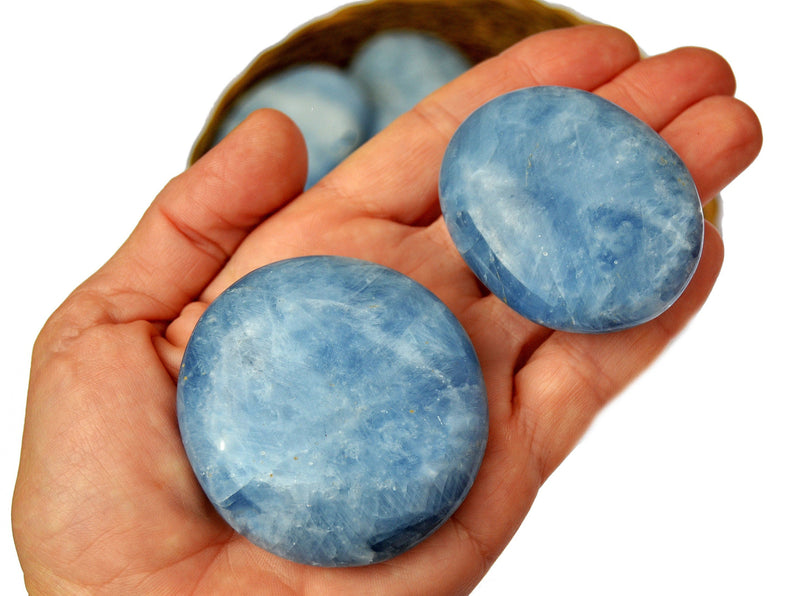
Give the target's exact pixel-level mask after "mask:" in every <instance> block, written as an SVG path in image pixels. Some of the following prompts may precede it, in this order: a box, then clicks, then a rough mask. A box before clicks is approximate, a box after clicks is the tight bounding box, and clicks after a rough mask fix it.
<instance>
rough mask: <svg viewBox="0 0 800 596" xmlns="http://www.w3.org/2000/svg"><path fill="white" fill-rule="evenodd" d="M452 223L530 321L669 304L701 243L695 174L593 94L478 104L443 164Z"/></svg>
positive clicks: (634, 320)
mask: <svg viewBox="0 0 800 596" xmlns="http://www.w3.org/2000/svg"><path fill="white" fill-rule="evenodd" d="M439 186H440V198H441V205H442V211H443V214H444V218H445V221H446V223H447V227H448V230H449V231H450V234H451V236H452V238H453V240H454V242H455V244H456V246H457V247H458V249H459V251H460V252H461V254H462V255H463V257H464V259H465V261H466V262H467V263H468V264H469V266H470V267H471V268H472V270H473V271H474V272H475V274H476V275H477V276H478V278H479V279H480V280H481V281H482V282H483V283H484V284H485V285H486V286H487V287H488V288H489V290H490V291H491V292H492V293H494V294H495V295H497V296H498V297H500V298H501V299H502V300H504V301H505V302H506V303H507V304H509V305H510V306H511V307H512V308H514V309H515V310H517V311H518V312H520V313H522V314H523V315H525V316H526V317H528V318H529V319H531V320H533V321H536V322H538V323H541V324H542V325H545V326H547V327H551V328H554V329H562V330H567V331H577V332H587V333H593V332H605V331H614V330H619V329H625V328H628V327H631V326H634V325H637V324H640V323H643V322H645V321H648V320H650V319H652V318H654V317H656V316H657V315H659V314H661V313H662V312H663V311H665V310H666V309H667V308H668V307H669V306H670V305H671V304H672V303H673V302H674V301H675V300H676V299H677V297H678V296H679V295H680V294H681V293H682V291H683V290H684V289H685V287H686V285H687V284H688V282H689V280H690V278H691V277H692V275H693V273H694V271H695V269H696V267H697V263H698V260H699V257H700V252H701V246H702V241H703V215H702V210H701V206H700V201H699V199H698V195H697V190H696V189H695V185H694V182H693V181H692V178H691V176H690V174H689V172H688V171H687V169H686V167H685V165H684V164H683V163H682V162H681V160H680V158H679V157H678V156H677V154H676V153H675V152H674V151H673V150H672V149H671V148H670V147H669V146H668V145H667V143H666V142H664V141H663V139H662V138H661V137H660V136H659V135H658V134H656V133H655V132H654V131H653V130H652V129H651V128H649V127H648V126H647V125H646V124H645V123H644V122H642V121H640V120H639V119H637V118H635V117H634V116H632V115H631V114H629V113H628V112H625V111H623V110H622V109H620V108H619V107H617V106H615V105H614V104H612V103H610V102H608V101H606V100H604V99H602V98H600V97H598V96H596V95H593V94H590V93H587V92H584V91H579V90H575V89H567V88H563V87H547V86H545V87H533V88H528V89H522V90H518V91H514V92H511V93H509V94H506V95H503V96H500V97H498V98H496V99H494V100H492V101H490V102H489V103H487V104H485V105H484V106H482V107H481V108H479V109H478V110H477V111H475V112H474V113H473V114H472V115H471V116H470V117H469V118H468V119H467V120H466V121H465V122H464V123H463V124H462V125H461V126H460V127H459V129H458V130H457V132H456V133H455V135H454V136H453V138H452V140H451V142H450V144H449V146H448V148H447V151H446V154H445V157H444V160H443V163H442V168H441V173H440V181H439Z"/></svg>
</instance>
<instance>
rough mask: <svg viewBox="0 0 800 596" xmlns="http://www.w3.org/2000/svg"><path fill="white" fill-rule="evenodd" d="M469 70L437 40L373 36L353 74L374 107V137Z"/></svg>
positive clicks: (397, 33)
mask: <svg viewBox="0 0 800 596" xmlns="http://www.w3.org/2000/svg"><path fill="white" fill-rule="evenodd" d="M469 67H470V63H469V61H468V60H467V58H466V57H465V56H464V55H463V54H462V53H461V52H460V51H459V50H458V49H457V48H456V47H455V46H453V45H451V44H449V43H447V42H445V41H443V40H441V39H439V38H438V37H434V36H433V35H430V34H427V33H423V32H421V31H413V30H404V29H390V30H386V31H383V32H381V33H378V34H376V35H373V36H372V37H370V38H369V39H368V40H367V41H366V42H365V43H364V45H363V46H361V47H360V48H359V49H358V51H357V52H356V53H355V55H354V56H353V59H352V61H351V62H350V66H349V71H350V73H351V74H352V76H353V77H354V78H355V79H356V80H357V81H359V82H360V83H361V85H362V86H363V88H364V89H365V90H366V92H367V94H368V96H369V98H370V101H371V102H372V104H373V106H374V109H375V112H374V117H373V122H372V129H371V135H374V134H377V133H378V132H380V131H381V130H383V129H384V128H386V126H388V125H389V123H391V122H392V121H393V120H394V119H395V118H397V117H398V116H400V115H401V114H403V113H404V112H407V111H408V110H410V109H411V108H413V107H414V106H415V105H416V104H417V103H419V101H420V100H422V99H423V98H424V97H425V96H427V95H429V94H430V93H432V92H433V91H435V90H436V89H438V88H439V87H441V86H442V85H444V84H445V83H449V82H450V81H451V80H453V79H455V78H456V77H457V76H458V75H460V74H461V73H463V72H465V71H466V70H468V69H469Z"/></svg>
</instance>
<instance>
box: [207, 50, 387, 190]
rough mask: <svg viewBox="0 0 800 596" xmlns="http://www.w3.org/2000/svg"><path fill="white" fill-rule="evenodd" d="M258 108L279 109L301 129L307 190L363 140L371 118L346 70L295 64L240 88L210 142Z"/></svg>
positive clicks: (366, 136) (370, 110) (313, 64)
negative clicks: (305, 162) (248, 87)
mask: <svg viewBox="0 0 800 596" xmlns="http://www.w3.org/2000/svg"><path fill="white" fill-rule="evenodd" d="M260 108H272V109H275V110H279V111H281V112H283V113H284V114H286V115H287V116H289V117H290V118H291V119H292V120H293V121H294V123H295V124H296V125H297V127H298V128H299V129H300V132H302V133H303V138H304V139H305V142H306V149H307V151H308V178H307V181H306V186H305V187H306V188H307V189H308V188H310V187H312V186H313V185H314V184H316V183H317V182H318V181H319V180H320V179H321V178H322V177H323V176H325V175H326V174H327V173H328V172H330V171H331V170H332V169H333V168H335V167H336V166H337V165H339V163H341V162H342V161H343V160H344V159H345V158H346V157H347V156H348V155H350V153H352V152H353V151H354V150H355V149H357V148H358V147H359V146H360V145H361V144H362V143H363V142H364V141H365V140H366V139H367V138H368V134H369V126H370V123H371V121H372V107H371V105H370V104H369V100H368V99H367V98H366V95H365V93H364V91H363V89H362V88H361V87H360V86H359V84H358V83H357V82H355V81H354V80H353V79H352V78H351V77H350V76H348V74H347V73H346V72H344V71H342V70H341V69H339V68H336V67H335V66H332V65H329V64H321V63H312V64H301V65H299V66H294V67H291V68H289V69H287V70H285V71H283V72H281V73H279V74H277V75H274V76H272V77H268V78H265V79H263V80H261V81H259V82H258V83H256V84H255V85H254V86H253V87H251V88H250V89H248V90H247V91H245V92H244V93H243V94H242V95H241V96H240V97H239V98H238V99H237V100H236V102H235V103H234V104H233V105H232V106H231V108H230V110H229V111H228V113H227V114H226V115H225V117H224V119H223V120H222V122H221V123H220V126H219V129H218V132H217V135H216V141H217V142H219V141H220V140H221V139H222V137H224V136H225V135H227V134H228V133H229V132H230V131H232V130H233V129H234V128H235V127H236V126H238V125H239V124H240V123H241V122H242V121H243V120H244V119H245V118H247V116H248V115H249V114H250V113H251V112H253V111H255V110H258V109H260Z"/></svg>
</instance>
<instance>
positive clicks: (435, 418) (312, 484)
mask: <svg viewBox="0 0 800 596" xmlns="http://www.w3.org/2000/svg"><path fill="white" fill-rule="evenodd" d="M177 405H178V421H179V425H180V431H181V436H182V439H183V442H184V445H185V448H186V453H187V455H188V458H189V461H190V462H191V465H192V467H193V469H194V471H195V474H196V475H197V478H198V479H199V481H200V484H201V485H202V487H203V489H204V491H205V493H206V494H207V496H208V498H209V500H210V501H211V502H212V503H213V504H214V506H215V507H216V509H217V510H218V511H219V513H220V514H221V515H222V517H223V518H224V519H225V520H226V521H227V522H228V523H229V524H230V525H231V526H232V527H233V528H234V529H236V530H237V531H238V532H240V533H241V534H243V535H244V536H245V537H247V538H248V539H249V540H250V541H252V542H253V543H255V544H256V545H258V546H260V547H262V548H264V549H266V550H268V551H271V552H272V553H274V554H277V555H280V556H281V557H284V558H287V559H290V560H293V561H296V562H300V563H305V564H310V565H319V566H356V565H365V564H369V563H375V562H379V561H384V560H386V559H389V558H391V557H393V556H395V555H397V554H399V553H402V552H404V551H406V550H407V549H409V548H411V547H413V546H414V545H416V544H418V543H419V542H420V541H422V540H423V539H425V538H426V537H427V536H429V535H430V534H431V533H432V532H434V531H435V530H436V529H437V528H438V527H439V526H440V525H441V524H443V523H444V522H445V521H446V520H447V519H448V518H449V517H450V515H451V514H452V513H453V512H454V511H455V510H456V509H457V508H458V506H459V505H460V504H461V502H462V501H463V499H464V498H465V497H466V495H467V492H468V491H469V489H470V487H471V486H472V483H473V480H474V478H475V476H476V474H477V472H478V468H479V466H480V463H481V460H482V458H483V452H484V449H485V445H486V439H487V432H488V419H487V401H486V390H485V387H484V382H483V377H482V374H481V370H480V367H479V364H478V360H477V357H476V354H475V351H474V349H473V347H472V344H471V342H470V340H469V338H468V336H467V335H466V333H465V332H464V330H463V328H462V327H461V325H460V324H459V322H458V321H457V319H456V318H455V317H454V315H453V314H452V313H451V312H450V311H449V310H448V309H447V307H446V306H445V305H444V304H443V303H442V302H441V301H439V299H438V298H436V297H435V296H434V295H433V294H432V293H430V292H429V291H428V290H426V289H425V288H423V287H422V286H421V285H419V284H418V283H417V282H415V281H413V280H411V279H410V278H408V277H406V276H404V275H402V274H400V273H398V272H396V271H394V270H392V269H388V268H385V267H382V266H379V265H376V264H372V263H367V262H365V261H361V260H356V259H350V258H342V257H325V256H319V257H301V258H296V259H289V260H285V261H280V262H278V263H274V264H271V265H267V266H265V267H262V268H260V269H257V270H256V271H254V272H253V273H250V274H249V275H247V276H245V277H244V278H242V279H241V280H240V281H238V282H237V283H235V284H234V285H233V286H231V287H230V288H229V289H228V290H226V291H225V292H223V293H222V294H221V295H220V297H219V298H217V299H216V300H215V301H214V302H213V303H212V304H211V305H210V306H209V308H208V309H207V310H206V312H205V313H204V314H203V316H202V317H201V319H200V321H199V322H198V324H197V326H196V328H195V330H194V332H193V334H192V337H191V339H190V341H189V344H188V346H187V348H186V352H185V355H184V359H183V362H182V365H181V369H180V377H179V380H178V398H177Z"/></svg>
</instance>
